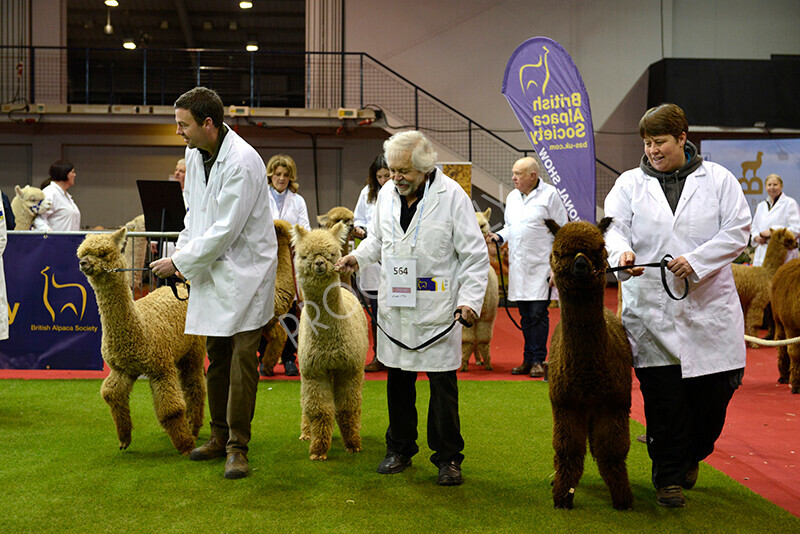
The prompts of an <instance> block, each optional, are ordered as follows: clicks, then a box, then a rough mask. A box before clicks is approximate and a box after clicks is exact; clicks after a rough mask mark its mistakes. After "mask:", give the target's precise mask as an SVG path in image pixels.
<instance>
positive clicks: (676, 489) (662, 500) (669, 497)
mask: <svg viewBox="0 0 800 534" xmlns="http://www.w3.org/2000/svg"><path fill="white" fill-rule="evenodd" d="M656 502H657V503H658V505H659V506H664V507H665V508H683V507H684V506H686V499H685V498H684V497H683V492H682V491H681V487H680V486H664V487H663V488H658V492H656Z"/></svg>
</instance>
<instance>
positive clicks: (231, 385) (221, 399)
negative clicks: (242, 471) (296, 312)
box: [206, 328, 261, 453]
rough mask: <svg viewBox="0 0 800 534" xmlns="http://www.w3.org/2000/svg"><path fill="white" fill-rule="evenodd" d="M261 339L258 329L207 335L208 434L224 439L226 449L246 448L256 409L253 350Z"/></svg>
mask: <svg viewBox="0 0 800 534" xmlns="http://www.w3.org/2000/svg"><path fill="white" fill-rule="evenodd" d="M260 339H261V329H260V328H259V329H257V330H251V331H248V332H239V333H238V334H234V335H233V336H231V337H212V336H209V337H208V338H206V350H207V351H208V359H209V362H210V363H209V365H208V372H207V375H206V376H207V380H208V411H209V412H210V415H211V435H212V436H217V437H219V438H221V439H222V440H224V441H226V442H227V445H226V447H225V448H226V450H227V451H228V452H244V453H246V452H247V451H248V447H247V444H248V442H249V441H250V422H251V421H252V420H253V414H254V413H255V409H256V391H257V389H258V356H257V355H256V349H257V348H258V342H259V340H260Z"/></svg>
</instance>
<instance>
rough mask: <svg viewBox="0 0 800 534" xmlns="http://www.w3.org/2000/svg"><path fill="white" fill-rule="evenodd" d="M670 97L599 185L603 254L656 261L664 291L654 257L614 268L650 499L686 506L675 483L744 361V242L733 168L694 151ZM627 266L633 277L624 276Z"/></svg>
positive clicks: (694, 463)
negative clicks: (643, 432) (607, 222)
mask: <svg viewBox="0 0 800 534" xmlns="http://www.w3.org/2000/svg"><path fill="white" fill-rule="evenodd" d="M688 128H689V125H688V122H687V120H686V116H685V115H684V113H683V110H682V109H681V108H680V107H678V106H676V105H675V104H662V105H660V106H658V107H655V108H651V109H649V110H648V111H647V112H646V113H645V115H644V116H643V117H642V119H641V120H640V122H639V135H640V136H641V137H642V139H643V140H644V156H643V157H642V161H641V164H640V165H639V167H638V168H636V169H632V170H629V171H627V172H625V173H623V174H622V175H621V176H620V177H619V178H618V179H617V181H616V183H615V185H614V187H613V188H612V189H611V191H610V192H609V193H608V196H607V197H606V201H605V213H606V215H607V216H610V217H613V222H612V224H611V227H610V228H609V230H608V232H607V234H606V246H607V249H608V251H609V260H608V261H609V264H610V265H620V266H625V265H629V266H632V265H634V263H636V264H639V263H650V262H658V261H660V260H661V259H662V258H663V257H664V256H665V255H666V254H670V255H672V256H674V259H672V260H670V261H669V263H668V264H667V266H668V269H669V271H670V272H671V273H672V274H669V273H667V280H668V282H667V283H669V284H672V288H671V290H672V292H673V293H674V294H676V293H680V292H681V291H682V290H683V286H684V283H685V282H684V280H688V284H689V293H688V296H687V298H686V299H685V300H680V301H675V300H671V299H670V298H669V297H668V296H667V293H666V292H665V290H664V288H663V287H662V282H661V275H660V273H659V269H658V268H647V269H644V268H642V267H631V268H629V269H626V270H625V271H623V272H622V273H620V276H619V278H620V280H621V281H623V282H622V284H621V291H622V302H623V307H622V322H623V324H624V325H625V328H626V330H627V332H628V338H629V339H630V342H631V345H632V348H633V364H634V368H635V371H636V376H637V378H638V379H639V382H640V385H641V391H642V396H643V398H644V409H645V418H646V420H647V449H648V453H649V454H650V458H651V460H652V462H653V466H652V480H653V484H654V486H655V488H656V489H657V496H656V500H657V502H658V504H660V505H662V506H667V507H679V506H685V504H686V500H685V498H684V496H683V492H682V490H681V488H682V487H683V488H686V489H690V488H692V487H693V486H694V484H695V482H696V481H697V475H698V471H699V462H700V461H701V460H703V459H704V458H706V457H707V456H708V455H709V454H711V452H712V451H713V450H714V443H715V442H716V439H717V438H718V437H719V435H720V433H721V432H722V427H723V425H724V423H725V414H726V411H727V406H728V402H729V401H730V399H731V397H732V395H733V392H734V390H735V389H736V388H737V387H738V386H739V384H741V379H742V375H743V374H744V366H745V345H744V338H743V334H744V318H743V316H742V309H741V306H740V305H739V299H738V296H737V294H736V287H735V285H734V283H733V273H732V271H731V269H730V264H731V262H732V261H733V260H734V259H735V258H736V257H737V256H738V255H739V254H740V253H741V252H742V250H744V247H745V245H746V244H747V238H748V233H749V231H750V210H749V209H748V207H747V202H746V201H745V198H744V194H743V193H742V188H741V186H740V185H739V182H738V181H737V179H736V178H735V177H734V176H733V175H732V174H731V173H730V172H729V171H728V170H727V169H725V168H724V167H722V166H720V165H717V164H715V163H711V162H705V161H703V159H702V158H701V157H700V156H699V154H698V152H697V148H696V147H695V146H694V145H693V144H692V143H690V142H689V141H687V139H686V136H687V131H688ZM630 276H633V277H634V278H630Z"/></svg>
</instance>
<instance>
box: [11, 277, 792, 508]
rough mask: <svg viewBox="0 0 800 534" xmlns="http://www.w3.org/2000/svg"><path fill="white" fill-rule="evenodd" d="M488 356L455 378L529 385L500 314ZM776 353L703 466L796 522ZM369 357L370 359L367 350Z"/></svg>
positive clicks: (753, 358) (788, 426)
mask: <svg viewBox="0 0 800 534" xmlns="http://www.w3.org/2000/svg"><path fill="white" fill-rule="evenodd" d="M606 306H608V307H609V308H610V309H612V310H614V309H616V306H617V300H616V288H609V289H608V290H607V291H606ZM511 313H512V314H513V316H514V318H515V320H516V321H517V322H519V314H518V313H517V310H516V309H512V310H511ZM559 316H560V313H559V310H558V309H557V308H551V309H550V330H551V333H552V329H553V328H554V327H555V325H556V323H558V320H559ZM761 335H762V336H763V332H762V333H761ZM491 352H492V365H493V367H494V370H493V371H486V370H485V369H484V368H483V367H481V366H476V365H475V364H474V363H470V368H469V371H468V372H466V373H459V379H461V380H534V379H531V378H529V377H527V376H514V375H512V374H511V368H512V367H515V366H517V365H519V364H520V363H521V362H522V333H521V332H520V331H519V330H517V329H516V328H515V327H514V325H513V324H511V321H510V320H509V319H508V317H507V316H506V312H505V310H504V309H500V310H499V311H498V315H497V322H496V324H495V329H494V337H493V340H492V350H491ZM776 353H777V349H775V348H769V347H764V348H760V349H747V368H746V370H745V376H744V383H743V384H742V386H741V387H740V388H739V390H738V391H737V392H736V393H735V394H734V396H733V400H732V401H731V404H730V408H729V409H728V418H727V422H726V423H725V429H724V431H723V433H722V436H721V437H720V439H719V440H718V441H717V447H716V450H715V451H714V453H713V454H712V455H711V456H710V457H709V458H707V459H706V462H708V464H709V465H711V466H712V467H714V468H715V469H719V470H720V471H722V472H724V473H726V474H727V475H728V476H730V477H731V478H733V479H734V480H736V481H738V482H740V483H741V484H744V485H745V486H747V487H748V488H750V489H751V490H753V491H755V492H756V493H758V494H759V495H762V496H763V497H765V498H766V499H768V500H770V501H772V502H773V503H775V504H777V505H778V506H781V507H782V508H784V509H786V510H788V511H789V512H790V513H792V514H794V515H796V516H798V517H800V468H799V467H798V466H799V465H800V439H798V438H799V437H800V422H799V421H798V419H799V418H798V415H799V414H800V395H792V394H791V393H790V389H789V386H788V385H785V384H778V383H777V378H778V370H777V364H776ZM369 357H370V358H371V357H372V350H371V349H370V356H369ZM275 370H276V372H277V373H278V374H277V375H276V376H274V377H271V378H262V380H298V379H299V377H286V376H285V375H283V374H282V373H283V368H282V366H281V365H280V364H279V365H278V366H277V367H276V369H275ZM107 374H108V371H107V370H106V371H54V370H50V371H43V370H38V371H22V370H8V369H0V378H23V379H41V378H59V379H63V378H105V376H106V375H107ZM423 376H424V375H423ZM423 376H421V377H420V378H422V377H423ZM366 378H367V380H385V379H386V373H385V372H381V373H367V375H366ZM631 417H633V418H634V419H635V420H637V421H639V422H641V423H642V424H644V410H643V407H642V397H641V394H640V393H639V384H638V382H637V381H636V378H635V377H634V387H633V405H632V408H631ZM638 445H641V446H642V447H644V445H642V444H638ZM633 446H637V443H634V444H633ZM701 483H702V481H701Z"/></svg>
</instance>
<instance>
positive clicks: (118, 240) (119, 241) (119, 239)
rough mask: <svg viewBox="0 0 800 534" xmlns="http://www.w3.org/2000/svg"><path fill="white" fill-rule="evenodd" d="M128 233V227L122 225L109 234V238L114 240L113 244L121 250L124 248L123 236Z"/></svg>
mask: <svg viewBox="0 0 800 534" xmlns="http://www.w3.org/2000/svg"><path fill="white" fill-rule="evenodd" d="M126 235H128V229H127V228H125V227H124V226H123V227H122V228H120V229H119V230H117V231H116V232H114V233H113V234H111V239H113V240H114V244H115V245H116V246H117V248H118V249H119V250H120V252H121V251H123V250H125V236H126Z"/></svg>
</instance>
